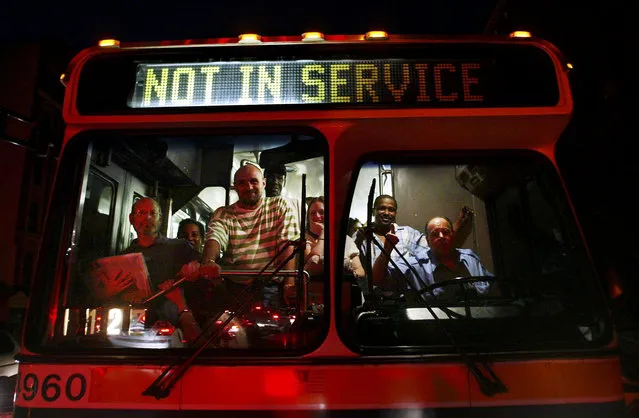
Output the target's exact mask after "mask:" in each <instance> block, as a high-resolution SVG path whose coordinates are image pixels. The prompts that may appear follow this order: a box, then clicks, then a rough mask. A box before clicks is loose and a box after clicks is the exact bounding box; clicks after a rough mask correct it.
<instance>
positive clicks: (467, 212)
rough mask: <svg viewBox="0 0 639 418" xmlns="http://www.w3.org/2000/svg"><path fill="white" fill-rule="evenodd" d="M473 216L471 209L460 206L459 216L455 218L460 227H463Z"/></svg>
mask: <svg viewBox="0 0 639 418" xmlns="http://www.w3.org/2000/svg"><path fill="white" fill-rule="evenodd" d="M474 214H475V212H473V210H472V209H471V208H469V207H468V206H465V205H464V206H462V208H461V209H460V210H459V215H458V216H457V218H458V219H459V222H460V223H461V226H463V225H464V224H465V223H466V222H468V221H469V220H470V218H472V217H473V215H474Z"/></svg>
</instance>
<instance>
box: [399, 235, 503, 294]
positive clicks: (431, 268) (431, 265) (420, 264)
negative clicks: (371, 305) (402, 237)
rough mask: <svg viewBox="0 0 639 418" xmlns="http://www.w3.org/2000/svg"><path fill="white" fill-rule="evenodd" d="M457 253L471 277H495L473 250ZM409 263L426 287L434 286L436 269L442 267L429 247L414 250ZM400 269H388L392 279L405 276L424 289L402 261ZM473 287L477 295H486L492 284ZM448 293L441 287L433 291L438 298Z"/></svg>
mask: <svg viewBox="0 0 639 418" xmlns="http://www.w3.org/2000/svg"><path fill="white" fill-rule="evenodd" d="M455 252H456V253H457V257H458V258H457V260H458V263H460V264H461V265H463V267H465V268H466V269H467V270H468V273H469V274H470V276H474V277H477V276H491V277H492V276H493V274H492V273H491V272H489V271H488V270H487V269H486V268H485V267H484V266H483V265H482V264H481V261H480V260H479V256H478V255H477V254H475V253H474V252H473V251H472V250H469V249H465V248H457V249H455ZM407 261H408V263H409V265H410V266H411V267H413V269H414V271H415V272H417V274H418V276H419V279H421V281H422V282H423V283H424V284H425V285H428V286H430V285H432V284H434V283H435V269H436V268H437V267H438V266H439V265H440V263H439V262H438V261H437V258H436V257H435V255H434V254H433V253H432V251H431V249H430V248H429V247H423V246H416V247H414V248H413V253H412V254H410V255H409V257H407ZM397 264H398V267H399V268H400V271H399V272H398V271H397V269H395V268H394V267H393V266H391V265H390V264H389V266H388V269H389V272H390V274H391V277H392V278H393V279H394V280H402V278H401V277H398V273H401V274H403V275H404V276H405V277H406V278H407V279H408V280H410V281H411V283H412V284H413V285H414V287H415V289H418V290H421V289H423V288H424V285H423V284H422V283H420V281H419V280H418V279H417V278H416V277H415V274H414V272H413V271H411V269H410V268H409V267H408V266H407V265H406V263H404V262H403V261H400V262H399V263H397ZM443 268H445V267H443ZM471 286H472V287H474V288H475V290H476V291H477V293H479V294H481V295H484V294H486V293H488V291H489V288H490V284H489V283H488V282H476V283H472V284H471ZM445 291H446V287H440V288H437V289H434V290H433V294H434V295H435V296H438V295H440V294H442V293H443V292H445ZM427 295H429V293H424V295H423V297H428V296H427Z"/></svg>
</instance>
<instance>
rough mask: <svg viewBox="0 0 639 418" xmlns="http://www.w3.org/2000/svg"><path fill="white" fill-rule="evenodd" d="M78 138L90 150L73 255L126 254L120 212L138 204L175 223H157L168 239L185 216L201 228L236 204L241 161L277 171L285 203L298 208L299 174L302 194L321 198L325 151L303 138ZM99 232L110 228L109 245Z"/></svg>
mask: <svg viewBox="0 0 639 418" xmlns="http://www.w3.org/2000/svg"><path fill="white" fill-rule="evenodd" d="M85 135H88V140H90V141H91V143H92V145H93V147H92V155H91V166H90V168H89V170H87V173H86V174H87V176H88V180H87V183H86V189H87V193H86V197H85V201H84V204H83V208H82V212H83V213H82V217H83V221H82V229H83V230H84V232H85V233H84V234H82V232H81V235H80V237H81V238H80V239H81V244H84V245H80V247H81V248H80V250H81V251H82V250H84V251H89V252H90V253H91V256H96V255H99V256H106V255H109V254H114V253H116V252H117V251H121V250H122V249H124V248H126V246H127V245H128V244H129V242H130V240H131V239H132V238H133V237H131V236H130V235H131V234H134V231H132V229H131V227H130V225H129V222H128V213H129V211H130V208H131V205H132V204H133V203H134V201H135V200H136V199H138V198H140V197H144V196H150V197H154V198H156V199H157V200H158V202H159V203H160V205H161V206H162V211H163V213H169V212H170V213H171V215H172V216H174V217H175V219H174V220H173V222H171V217H165V218H164V219H163V225H162V232H163V234H165V235H167V236H171V237H174V236H175V234H176V233H177V231H176V228H175V226H176V225H177V223H179V221H180V220H181V219H184V218H187V217H190V218H194V219H196V220H200V221H202V222H203V223H205V224H206V222H207V221H208V218H209V217H210V216H211V215H212V213H213V211H214V210H215V209H217V208H218V207H220V206H223V205H226V204H229V203H233V202H234V201H236V200H237V195H236V193H235V192H234V191H233V190H232V176H233V174H234V172H235V171H236V170H237V169H238V168H239V167H240V166H241V165H243V164H246V163H247V162H250V163H253V164H260V165H261V166H262V167H269V166H274V165H279V164H282V165H284V166H285V168H286V171H287V173H288V175H287V180H286V185H285V189H284V191H283V196H285V197H288V198H293V199H297V200H298V201H299V199H300V198H301V195H302V193H301V188H302V175H303V174H306V175H307V179H306V195H307V196H309V197H311V196H319V195H324V162H323V153H324V152H325V151H324V147H322V146H318V145H317V144H318V142H317V140H316V138H313V137H310V136H306V135H298V134H262V135H260V134H256V135H212V134H192V135H184V134H182V135H172V136H167V135H161V136H160V135H156V134H139V133H131V132H117V131H115V132H114V131H111V132H105V131H102V132H89V133H86V134H85ZM298 209H299V207H298ZM172 224H173V225H172ZM107 225H108V227H109V228H112V231H111V233H107V235H108V237H111V239H107V238H105V232H106V230H107V229H108V227H107ZM87 237H93V238H87ZM96 240H97V241H100V242H99V243H98V242H95V241H96ZM88 241H91V243H89V242H88ZM102 241H105V242H102ZM107 241H108V242H107ZM87 246H90V247H92V248H91V249H90V250H89V249H88V248H87ZM96 247H100V248H99V249H98V248H96ZM96 251H97V254H96Z"/></svg>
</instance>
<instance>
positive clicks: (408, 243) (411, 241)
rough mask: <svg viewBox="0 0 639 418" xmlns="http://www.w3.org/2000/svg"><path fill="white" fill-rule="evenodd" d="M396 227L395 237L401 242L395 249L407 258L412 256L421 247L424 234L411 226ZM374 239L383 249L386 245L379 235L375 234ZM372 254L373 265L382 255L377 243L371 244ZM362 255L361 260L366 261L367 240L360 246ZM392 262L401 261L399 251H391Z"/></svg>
mask: <svg viewBox="0 0 639 418" xmlns="http://www.w3.org/2000/svg"><path fill="white" fill-rule="evenodd" d="M394 225H395V235H396V236H397V238H398V239H399V242H398V243H397V245H396V246H395V248H396V249H397V250H398V251H399V253H401V254H402V255H403V256H404V257H405V258H406V257H409V256H410V255H411V254H413V253H414V251H415V248H417V247H418V246H419V242H420V239H421V238H422V237H423V235H424V234H422V233H421V232H419V231H418V230H416V229H415V228H412V227H410V226H399V225H397V224H394ZM373 237H374V239H375V241H376V242H377V243H379V245H381V246H382V248H383V247H384V244H383V243H382V242H381V241H380V239H379V238H378V237H377V235H375V234H373ZM371 253H372V254H373V257H372V258H373V260H372V263H373V264H375V260H377V257H379V255H380V254H381V250H380V249H379V248H378V247H377V245H375V243H371ZM360 254H361V256H360V258H362V260H364V259H365V258H364V257H365V255H366V240H364V241H363V242H362V244H361V245H360ZM391 260H393V261H395V262H398V261H401V257H400V256H399V254H398V253H397V251H395V250H393V251H391ZM391 265H392V263H389V266H391Z"/></svg>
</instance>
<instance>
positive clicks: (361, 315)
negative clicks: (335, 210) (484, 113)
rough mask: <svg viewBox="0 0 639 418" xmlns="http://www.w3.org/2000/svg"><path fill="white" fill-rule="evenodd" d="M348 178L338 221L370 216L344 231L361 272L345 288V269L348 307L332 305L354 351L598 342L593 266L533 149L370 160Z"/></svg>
mask: <svg viewBox="0 0 639 418" xmlns="http://www.w3.org/2000/svg"><path fill="white" fill-rule="evenodd" d="M411 161H412V162H411ZM371 173H375V174H386V175H387V176H388V177H389V178H388V179H387V181H390V182H392V190H394V194H393V195H392V196H391V195H387V194H385V193H384V192H383V191H382V190H388V189H382V190H380V183H375V186H374V187H373V188H371V184H372V181H371V180H372V179H373V178H374V179H376V180H377V179H380V178H381V177H380V176H377V175H371ZM360 175H361V176H362V177H364V178H365V180H362V179H357V181H356V184H355V186H354V190H353V193H352V196H353V197H352V204H351V211H350V217H351V218H359V219H365V220H366V219H369V218H368V216H369V215H370V221H371V223H370V224H369V225H368V226H369V229H367V230H369V231H371V232H372V233H371V234H365V233H363V231H364V230H363V229H362V230H360V231H359V232H358V233H356V234H355V241H356V243H357V244H358V246H359V250H360V258H361V259H362V262H363V263H364V265H365V266H368V270H367V278H366V280H365V281H361V280H360V281H359V282H357V285H356V284H355V283H356V282H355V281H353V279H352V277H351V276H350V274H349V273H348V272H345V274H344V276H343V280H345V281H346V282H349V283H351V285H350V290H349V291H350V292H351V293H350V295H349V293H348V292H343V293H342V297H343V298H345V301H347V302H350V304H349V303H346V304H345V303H344V302H343V303H342V306H346V307H345V308H344V309H342V312H341V313H342V321H341V323H340V325H341V327H342V335H343V336H344V338H345V339H346V340H347V342H349V343H350V345H351V346H352V347H354V348H355V349H356V350H358V351H364V352H366V351H367V350H368V351H370V352H380V351H391V352H397V350H400V351H401V350H404V349H407V348H409V349H411V350H415V348H416V347H418V348H420V349H422V350H424V351H425V352H454V351H455V350H456V347H459V346H466V347H471V348H472V349H473V350H486V351H488V350H490V351H495V350H499V351H503V350H526V349H530V348H532V347H534V348H537V349H563V348H577V347H582V348H583V347H590V346H593V345H595V346H596V345H599V346H601V345H602V344H605V343H607V341H609V338H610V335H611V326H610V324H609V323H608V321H607V319H606V318H607V317H606V314H605V312H606V310H605V307H604V306H603V304H602V302H601V298H600V293H599V288H598V286H597V283H596V279H595V276H594V272H593V271H592V269H591V267H590V264H589V263H588V261H587V260H588V259H587V255H586V252H585V249H584V248H583V246H582V244H581V237H580V236H579V232H578V229H577V226H576V224H575V222H574V219H573V215H572V212H571V210H570V208H569V206H568V204H567V201H566V200H565V197H564V192H563V188H562V184H561V182H560V180H559V178H558V177H557V175H556V172H555V170H554V167H553V165H552V163H551V162H550V161H549V160H547V159H545V158H544V157H542V156H540V155H538V154H536V153H517V154H512V155H511V154H503V155H501V156H494V155H493V156H490V157H489V156H485V157H482V156H481V155H479V156H477V155H473V156H472V158H470V157H459V158H453V157H452V156H450V155H439V156H436V157H433V156H428V155H424V156H423V157H422V158H420V160H410V159H409V158H408V157H407V158H403V159H399V158H397V159H394V160H393V159H389V158H385V159H381V160H377V159H372V160H371V161H369V162H367V163H365V164H363V165H362V166H361V173H360ZM371 191H372V192H373V193H372V195H371V196H368V195H369V194H370V192H371ZM369 198H370V201H372V202H373V204H372V205H371V208H370V211H368V210H367V209H368V203H367V202H368V201H369ZM363 210H364V211H366V212H367V213H366V214H365V215H364V214H363ZM378 244H379V245H378ZM369 245H370V247H369ZM369 254H370V255H369ZM388 257H390V259H389V258H388ZM360 292H361V294H363V295H365V298H364V300H365V303H362V300H363V299H362V297H361V296H358V295H359V294H360Z"/></svg>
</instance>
